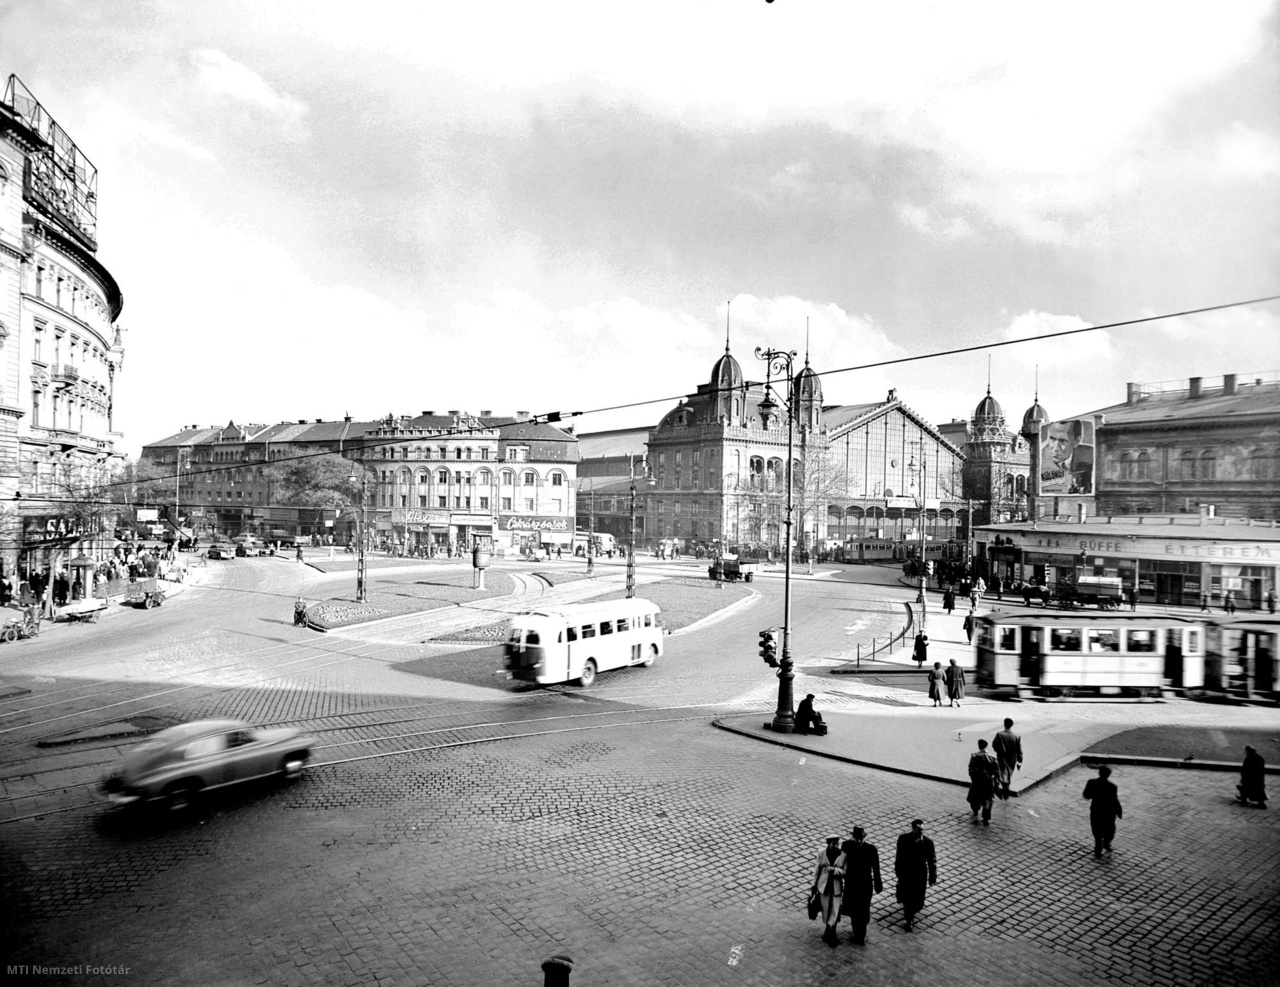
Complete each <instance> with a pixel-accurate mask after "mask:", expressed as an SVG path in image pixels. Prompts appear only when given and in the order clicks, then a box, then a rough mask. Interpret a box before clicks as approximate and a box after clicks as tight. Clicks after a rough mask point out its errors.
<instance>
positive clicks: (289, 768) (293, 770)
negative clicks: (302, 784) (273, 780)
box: [280, 751, 311, 779]
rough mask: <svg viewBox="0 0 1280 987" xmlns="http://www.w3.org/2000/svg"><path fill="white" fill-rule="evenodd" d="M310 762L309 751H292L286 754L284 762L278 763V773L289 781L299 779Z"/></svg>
mask: <svg viewBox="0 0 1280 987" xmlns="http://www.w3.org/2000/svg"><path fill="white" fill-rule="evenodd" d="M310 760H311V752H310V751H293V752H292V753H290V754H286V755H285V756H284V760H283V761H281V762H280V773H281V774H282V775H284V776H285V777H286V778H289V779H293V778H300V777H302V772H303V771H304V770H306V767H307V762H308V761H310Z"/></svg>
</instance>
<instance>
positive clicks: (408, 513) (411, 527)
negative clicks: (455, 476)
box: [387, 507, 450, 555]
mask: <svg viewBox="0 0 1280 987" xmlns="http://www.w3.org/2000/svg"><path fill="white" fill-rule="evenodd" d="M449 522H450V516H449V512H448V511H424V510H415V509H412V508H407V507H393V508H392V509H391V519H390V521H389V522H387V524H388V529H389V530H390V532H391V538H392V539H393V540H394V543H395V547H396V549H397V550H398V551H401V552H403V553H404V554H406V555H423V554H428V555H429V554H431V553H432V552H433V551H434V552H436V553H437V554H439V553H443V552H446V551H448V548H449V533H450V532H449Z"/></svg>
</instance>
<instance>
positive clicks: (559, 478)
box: [551, 473, 564, 487]
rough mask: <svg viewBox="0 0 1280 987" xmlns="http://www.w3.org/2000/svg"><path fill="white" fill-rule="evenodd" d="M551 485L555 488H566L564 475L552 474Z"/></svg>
mask: <svg viewBox="0 0 1280 987" xmlns="http://www.w3.org/2000/svg"><path fill="white" fill-rule="evenodd" d="M551 485H552V486H553V487H562V486H564V474H563V473H552V474H551Z"/></svg>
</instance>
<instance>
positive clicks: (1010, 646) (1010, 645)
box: [997, 627, 1018, 651]
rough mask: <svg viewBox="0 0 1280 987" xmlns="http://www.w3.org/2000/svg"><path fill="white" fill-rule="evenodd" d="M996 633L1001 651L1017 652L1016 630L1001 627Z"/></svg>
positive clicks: (1014, 628)
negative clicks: (998, 636)
mask: <svg viewBox="0 0 1280 987" xmlns="http://www.w3.org/2000/svg"><path fill="white" fill-rule="evenodd" d="M997 633H998V634H999V635H1000V650H1001V651H1017V650H1018V628H1016V627H1001V628H998V630H997Z"/></svg>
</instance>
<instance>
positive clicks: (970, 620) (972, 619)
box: [964, 610, 978, 644]
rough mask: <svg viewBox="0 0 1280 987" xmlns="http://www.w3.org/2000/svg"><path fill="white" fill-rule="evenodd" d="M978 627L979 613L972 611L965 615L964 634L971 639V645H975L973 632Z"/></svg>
mask: <svg viewBox="0 0 1280 987" xmlns="http://www.w3.org/2000/svg"><path fill="white" fill-rule="evenodd" d="M977 626H978V611H977V610H970V611H969V612H968V613H967V614H965V618H964V633H965V635H966V636H967V637H968V638H969V643H970V644H973V631H974V629H975V628H976V627H977Z"/></svg>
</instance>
